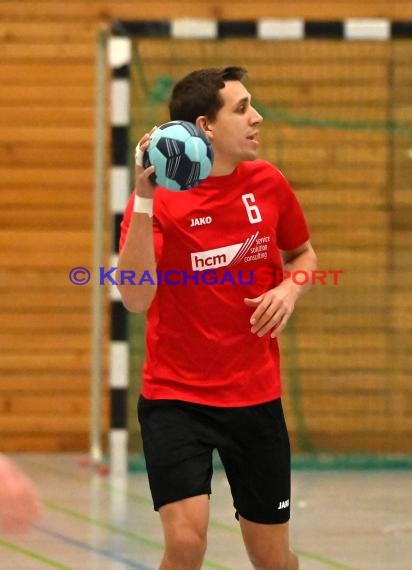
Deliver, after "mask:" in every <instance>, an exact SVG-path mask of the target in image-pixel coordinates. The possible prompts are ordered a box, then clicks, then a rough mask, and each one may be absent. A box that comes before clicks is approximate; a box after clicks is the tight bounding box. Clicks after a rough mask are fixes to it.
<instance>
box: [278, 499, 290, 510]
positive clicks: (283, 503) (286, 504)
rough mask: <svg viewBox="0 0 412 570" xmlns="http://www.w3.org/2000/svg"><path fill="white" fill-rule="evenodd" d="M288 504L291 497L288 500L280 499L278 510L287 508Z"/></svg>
mask: <svg viewBox="0 0 412 570" xmlns="http://www.w3.org/2000/svg"><path fill="white" fill-rule="evenodd" d="M288 506H289V499H286V501H280V502H279V506H278V511H280V510H281V509H287V508H288Z"/></svg>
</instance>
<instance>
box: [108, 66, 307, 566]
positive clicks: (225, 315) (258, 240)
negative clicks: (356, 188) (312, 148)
mask: <svg viewBox="0 0 412 570" xmlns="http://www.w3.org/2000/svg"><path fill="white" fill-rule="evenodd" d="M245 73H246V71H245V70H244V69H243V68H240V67H227V68H224V69H203V70H198V71H195V72H192V73H191V74H189V75H188V76H186V77H185V78H183V79H182V80H181V81H179V82H178V83H177V84H176V85H175V87H174V90H173V93H172V96H171V101H170V116H171V120H186V121H190V122H192V123H195V124H197V125H198V126H199V127H200V128H202V129H203V130H204V131H205V133H206V134H207V136H208V137H209V140H210V141H211V142H212V144H213V150H214V163H213V169H212V172H211V176H210V177H209V178H207V179H206V180H204V181H203V182H202V183H201V184H200V185H199V186H198V187H196V188H194V189H192V190H190V191H187V192H181V193H177V192H170V191H168V190H166V189H164V188H161V187H156V188H155V187H153V185H152V184H151V182H150V180H149V177H150V175H151V174H152V173H153V172H154V168H153V167H150V168H147V169H145V170H144V169H143V168H142V166H141V165H140V164H137V166H136V189H135V192H134V193H133V194H132V196H131V198H130V201H129V204H128V206H127V208H126V212H125V215H124V219H123V222H122V235H121V242H120V249H121V253H120V258H119V267H118V276H121V274H122V273H121V272H122V271H134V272H135V274H136V275H142V274H144V273H145V272H146V273H147V272H149V273H150V275H151V276H153V278H154V279H153V280H143V282H142V283H141V284H140V285H138V286H137V285H134V284H133V283H132V282H130V281H126V280H125V281H124V283H123V284H120V285H119V289H120V292H121V295H122V300H123V303H124V304H125V306H126V307H127V308H128V309H129V310H131V311H147V331H146V361H145V365H144V369H143V386H142V393H141V396H140V398H139V404H138V416H139V421H140V424H141V431H142V438H143V446H144V453H145V459H146V465H147V471H148V477H149V483H150V488H151V492H152V497H153V502H154V508H155V510H158V511H159V513H160V517H161V521H162V525H163V530H164V536H165V552H164V557H163V560H162V562H161V565H160V570H186V569H187V570H196V569H200V568H201V566H202V560H203V557H204V553H205V550H206V535H207V526H208V516H209V500H208V499H209V495H210V493H211V478H212V452H213V450H214V449H217V451H218V453H219V456H220V458H221V460H222V463H223V466H224V468H225V471H226V475H227V478H228V481H229V484H230V488H231V493H232V496H233V504H234V508H235V511H236V517H237V518H238V520H239V523H240V526H241V530H242V535H243V539H244V542H245V546H246V549H247V552H248V555H249V558H250V560H251V562H252V564H253V567H254V568H255V569H256V570H296V569H297V568H298V559H297V557H296V555H295V554H293V553H292V552H291V551H290V549H289V523H288V521H289V518H290V447H289V439H288V433H287V429H286V426H285V421H284V417H283V411H282V404H281V382H280V373H279V368H280V367H279V350H278V343H277V337H278V336H279V334H280V333H281V332H282V330H283V329H284V328H285V326H286V324H287V321H288V319H289V317H290V315H291V313H292V311H293V309H294V306H295V303H296V301H297V300H298V298H299V297H301V296H302V295H303V293H304V292H305V291H306V290H307V289H308V287H309V283H308V284H305V285H298V284H297V283H294V282H293V280H292V279H291V278H289V279H284V280H283V281H281V282H278V281H276V280H275V279H274V280H273V282H272V283H271V284H270V285H269V286H268V285H262V284H261V283H259V282H258V280H254V279H251V280H248V281H247V283H246V284H244V283H233V282H231V281H230V280H229V281H227V280H226V279H223V277H227V272H230V271H231V272H238V271H248V272H249V274H252V275H253V272H254V271H257V270H258V269H259V268H263V267H264V268H270V269H271V270H273V271H270V272H269V273H270V274H271V275H279V273H280V272H281V271H282V269H287V270H289V271H290V273H291V274H293V272H294V271H306V272H308V273H309V272H311V271H313V270H314V269H315V267H316V255H315V253H314V251H313V249H312V247H311V245H310V242H309V232H308V228H307V225H306V222H305V219H304V216H303V213H302V210H301V207H300V205H299V203H298V200H297V198H296V196H295V195H294V193H293V191H292V189H291V188H290V186H289V184H288V182H287V181H286V179H285V178H284V177H283V175H282V174H281V173H280V172H279V170H277V169H276V168H275V167H274V166H272V165H271V164H270V163H268V162H265V161H262V160H257V151H258V145H259V143H258V134H259V127H260V124H261V122H262V117H261V115H260V114H259V113H258V112H257V111H256V109H254V107H253V106H252V104H251V96H250V94H249V92H248V91H247V89H246V87H245V85H244V84H243V82H242V80H243V78H244V76H245ZM149 136H150V133H147V134H146V135H145V136H144V137H143V138H142V139H141V140H140V142H139V145H138V150H139V152H142V151H144V150H145V149H146V148H147V146H148V142H149ZM138 162H140V161H138ZM199 219H200V220H203V221H206V220H207V223H196V220H199ZM172 272H175V273H174V275H175V276H177V277H176V279H175V281H174V282H173V284H172V283H170V281H169V282H168V283H165V282H164V280H162V279H161V276H162V275H163V276H164V275H165V274H169V275H171V274H172ZM207 272H208V273H209V276H210V273H211V272H213V275H214V276H215V277H217V278H218V279H217V280H216V279H215V281H213V282H212V284H211V282H210V281H209V280H208V279H207V278H206V276H207ZM156 276H157V277H158V280H157V284H155V283H154V281H155V278H156ZM199 276H200V278H199ZM219 277H220V278H221V279H219ZM216 281H217V282H216ZM117 282H118V283H120V282H121V279H120V278H119V277H118V279H117Z"/></svg>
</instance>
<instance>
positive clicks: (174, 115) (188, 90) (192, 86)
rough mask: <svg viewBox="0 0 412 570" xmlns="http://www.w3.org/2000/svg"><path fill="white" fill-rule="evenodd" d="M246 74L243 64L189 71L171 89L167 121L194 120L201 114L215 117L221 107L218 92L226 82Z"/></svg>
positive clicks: (239, 79)
mask: <svg viewBox="0 0 412 570" xmlns="http://www.w3.org/2000/svg"><path fill="white" fill-rule="evenodd" d="M246 73H247V71H246V69H244V68H243V67H223V68H218V67H212V68H207V69H198V70H196V71H192V73H189V75H186V76H185V77H183V79H181V80H180V81H178V82H177V83H176V85H175V86H174V88H173V91H172V95H171V98H170V102H169V113H170V120H171V121H189V122H191V123H195V122H196V119H197V118H198V117H200V116H201V115H205V116H206V117H208V119H210V120H213V119H215V118H216V115H217V112H218V111H219V109H220V108H221V107H223V99H222V97H221V95H220V93H219V91H220V90H221V89H223V88H224V86H225V83H226V82H227V81H242V79H243V78H244V77H245V75H246Z"/></svg>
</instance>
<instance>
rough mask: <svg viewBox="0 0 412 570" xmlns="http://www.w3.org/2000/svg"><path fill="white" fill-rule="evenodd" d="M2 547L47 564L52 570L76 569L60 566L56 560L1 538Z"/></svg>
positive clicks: (0, 544)
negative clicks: (55, 569) (53, 569)
mask: <svg viewBox="0 0 412 570" xmlns="http://www.w3.org/2000/svg"><path fill="white" fill-rule="evenodd" d="M0 546H2V547H3V548H8V549H9V550H13V551H14V552H18V553H19V554H23V555H24V556H27V558H31V559H32V560H36V561H37V562H42V563H43V564H46V565H47V566H49V567H50V568H57V569H58V570H74V568H70V567H69V566H64V564H60V562H57V561H56V560H52V559H51V558H47V557H46V556H43V555H42V554H39V553H38V552H34V551H33V550H28V549H27V548H22V547H21V546H18V545H17V544H14V543H12V542H9V541H7V540H4V539H2V538H0Z"/></svg>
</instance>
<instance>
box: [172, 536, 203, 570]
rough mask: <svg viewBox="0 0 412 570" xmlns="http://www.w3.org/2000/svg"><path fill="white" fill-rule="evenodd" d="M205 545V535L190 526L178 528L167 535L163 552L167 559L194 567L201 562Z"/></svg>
mask: <svg viewBox="0 0 412 570" xmlns="http://www.w3.org/2000/svg"><path fill="white" fill-rule="evenodd" d="M206 547H207V538H206V535H204V534H203V533H197V532H196V531H195V530H193V529H190V528H188V529H179V530H177V532H176V533H175V534H173V535H169V536H168V537H167V539H166V552H165V554H166V557H167V558H168V559H173V560H174V561H176V562H179V563H180V564H182V565H184V567H186V566H187V567H188V568H189V567H191V568H195V567H196V566H197V565H198V564H199V563H201V562H202V560H203V557H204V555H205V552H206ZM191 564H192V566H191Z"/></svg>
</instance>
